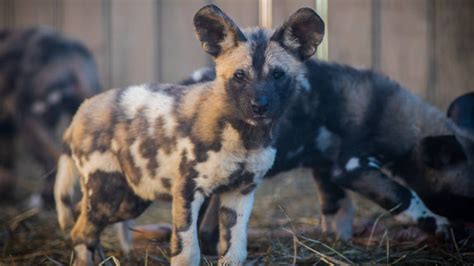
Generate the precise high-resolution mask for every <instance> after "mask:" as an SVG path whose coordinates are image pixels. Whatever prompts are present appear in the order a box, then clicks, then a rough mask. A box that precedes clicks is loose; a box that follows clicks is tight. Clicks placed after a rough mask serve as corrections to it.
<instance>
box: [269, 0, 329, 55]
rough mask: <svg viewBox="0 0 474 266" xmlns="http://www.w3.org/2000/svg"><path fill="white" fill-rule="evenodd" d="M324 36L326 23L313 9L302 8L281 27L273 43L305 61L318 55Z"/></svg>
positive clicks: (276, 32)
mask: <svg viewBox="0 0 474 266" xmlns="http://www.w3.org/2000/svg"><path fill="white" fill-rule="evenodd" d="M323 36H324V21H323V20H322V19H321V18H320V17H319V16H318V14H316V12H314V10H312V9H311V8H301V9H299V10H297V11H296V12H295V13H293V14H292V15H291V16H290V18H289V19H288V20H287V21H286V22H285V23H284V24H283V25H282V26H281V27H279V28H278V29H277V30H276V31H275V33H274V34H273V36H272V37H271V40H272V41H276V42H278V43H280V45H281V46H282V47H283V48H285V49H286V50H287V51H289V52H290V53H292V54H294V55H295V56H297V57H298V58H299V59H301V60H305V59H307V58H309V57H311V56H312V55H313V54H314V53H316V49H317V48H318V45H319V44H320V43H321V42H322V40H323Z"/></svg>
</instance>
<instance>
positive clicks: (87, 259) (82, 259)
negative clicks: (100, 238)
mask: <svg viewBox="0 0 474 266" xmlns="http://www.w3.org/2000/svg"><path fill="white" fill-rule="evenodd" d="M74 252H75V255H76V258H75V259H74V265H93V264H94V261H93V260H92V252H91V251H90V250H89V249H88V248H87V247H86V245H84V244H80V245H76V246H75V247H74Z"/></svg>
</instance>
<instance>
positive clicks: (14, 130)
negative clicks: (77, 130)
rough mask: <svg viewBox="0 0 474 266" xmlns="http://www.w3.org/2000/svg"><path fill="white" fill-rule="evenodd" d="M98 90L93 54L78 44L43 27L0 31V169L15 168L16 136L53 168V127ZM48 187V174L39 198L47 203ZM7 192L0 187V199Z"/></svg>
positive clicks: (55, 141)
mask: <svg viewBox="0 0 474 266" xmlns="http://www.w3.org/2000/svg"><path fill="white" fill-rule="evenodd" d="M100 90H101V85H100V83H99V77H98V73H97V67H96V64H95V62H94V58H93V57H92V54H91V53H90V51H89V50H88V49H87V48H86V47H85V46H84V45H83V44H82V43H80V42H78V41H76V40H73V39H70V38H68V37H65V36H63V35H62V34H60V33H59V32H57V31H55V30H54V29H52V28H49V27H33V28H27V29H23V30H0V172H2V169H3V171H8V172H11V173H13V172H15V168H16V167H15V159H16V156H15V154H16V153H15V148H16V147H15V146H14V143H15V141H14V139H16V138H20V140H21V142H22V143H24V144H23V146H24V147H26V148H27V149H28V153H29V154H31V155H32V156H33V157H34V159H36V161H37V162H39V163H40V164H41V166H42V168H43V169H44V170H45V172H51V169H55V168H56V167H55V166H56V163H57V159H58V158H59V155H60V154H61V148H60V147H61V145H60V141H58V139H60V138H57V136H56V134H55V133H56V132H55V129H58V128H60V127H61V124H62V122H63V121H70V119H71V117H72V116H73V115H74V113H75V112H76V110H77V108H79V105H80V104H81V102H82V101H83V100H84V99H85V98H87V97H91V96H92V95H94V94H97V93H99V92H100ZM0 175H1V174H0ZM0 179H2V178H1V177H0ZM0 183H1V182H0ZM53 186H54V174H49V175H48V176H47V178H46V182H45V184H44V186H43V190H42V198H43V199H45V200H46V201H47V202H48V203H50V204H53ZM11 191H12V190H11V188H8V187H0V198H2V197H5V195H6V194H7V193H8V192H11Z"/></svg>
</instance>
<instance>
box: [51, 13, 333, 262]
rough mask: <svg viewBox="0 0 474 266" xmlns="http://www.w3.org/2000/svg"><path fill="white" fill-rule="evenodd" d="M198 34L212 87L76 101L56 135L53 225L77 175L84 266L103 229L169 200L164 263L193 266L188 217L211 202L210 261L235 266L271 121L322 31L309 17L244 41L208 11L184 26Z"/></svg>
mask: <svg viewBox="0 0 474 266" xmlns="http://www.w3.org/2000/svg"><path fill="white" fill-rule="evenodd" d="M194 25H195V29H196V33H197V36H198V38H199V40H200V41H201V43H202V46H203V48H204V50H205V51H206V52H207V53H209V54H210V55H212V56H213V57H214V59H215V63H216V73H217V77H216V79H215V80H214V81H213V82H209V83H203V84H199V85H196V86H191V87H185V86H179V85H141V86H134V87H129V88H125V89H116V90H110V91H108V92H106V93H103V94H101V95H98V96H96V97H94V98H92V99H90V100H88V101H86V102H85V103H84V104H83V105H82V106H81V107H80V109H79V111H78V113H77V114H76V116H75V117H74V119H73V122H72V124H71V125H70V127H69V128H68V130H67V132H66V133H65V136H64V142H65V153H64V154H63V155H62V156H61V158H60V161H59V167H58V175H57V180H56V187H55V198H56V204H57V211H58V216H59V223H60V225H61V227H62V228H64V227H65V226H66V225H67V224H68V222H70V220H71V217H72V213H71V211H70V209H68V206H67V204H66V203H67V201H68V195H69V194H70V189H71V188H72V186H73V183H74V180H75V177H76V176H77V175H80V176H81V187H82V194H83V196H82V200H81V202H80V214H79V217H78V218H77V220H76V222H75V224H74V227H73V229H72V232H71V238H72V242H73V244H74V246H75V250H76V253H77V256H78V257H77V258H78V260H79V261H81V262H91V260H92V253H91V251H92V250H94V249H95V248H96V247H97V245H98V243H99V236H100V233H101V231H102V230H103V229H104V227H105V226H107V225H108V224H112V223H116V222H120V221H126V220H130V219H133V218H135V217H136V216H138V215H139V214H140V213H142V212H143V211H144V210H145V208H146V207H147V206H148V205H149V204H150V203H151V201H153V200H155V199H157V198H162V197H165V198H166V197H170V196H171V197H172V200H173V205H172V217H173V232H172V239H171V264H174V265H198V264H199V262H200V249H199V245H198V238H197V229H196V223H197V216H198V212H199V209H200V207H201V204H202V202H203V201H204V198H205V197H207V196H209V195H211V194H213V193H219V194H220V199H221V206H220V209H219V225H220V229H221V232H222V233H221V235H220V239H219V254H220V259H219V261H220V263H225V264H232V265H235V264H243V263H244V262H245V258H246V256H247V251H246V243H247V241H246V238H247V236H246V232H247V223H248V219H249V216H250V212H251V209H252V205H253V198H254V190H255V188H256V187H257V185H258V184H259V183H260V180H261V178H262V177H263V175H264V174H265V173H266V172H267V170H268V169H269V168H270V166H271V165H272V164H273V160H274V156H275V148H274V147H273V146H272V143H273V137H274V134H275V132H274V131H275V129H276V128H277V126H278V120H279V118H280V117H281V115H282V114H283V113H284V111H285V109H286V107H287V106H288V104H289V102H290V101H291V99H292V98H293V95H294V94H296V93H297V90H298V88H299V87H300V83H301V82H302V81H303V80H304V72H305V71H304V65H303V63H302V61H303V60H305V59H306V58H308V57H310V56H311V55H313V54H314V53H315V51H316V48H317V46H318V44H319V43H320V42H321V39H322V37H323V33H324V24H323V22H322V20H321V19H320V18H319V16H318V15H317V14H316V13H315V12H314V11H312V10H311V9H308V8H304V9H300V10H298V11H297V12H295V13H294V14H293V15H292V16H291V17H290V18H289V20H288V21H287V22H286V23H284V24H283V25H282V26H281V27H280V28H279V29H277V30H276V31H275V32H271V31H270V30H264V29H259V28H255V29H253V30H250V31H247V32H245V33H243V32H242V31H241V30H240V29H239V28H238V27H237V26H236V25H235V24H234V22H232V20H231V19H230V18H228V17H227V16H226V15H225V14H224V13H223V12H222V11H221V10H220V9H218V8H217V7H216V6H213V5H210V6H206V7H204V8H202V9H201V10H199V11H198V12H197V14H196V15H195V17H194Z"/></svg>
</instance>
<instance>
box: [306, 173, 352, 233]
mask: <svg viewBox="0 0 474 266" xmlns="http://www.w3.org/2000/svg"><path fill="white" fill-rule="evenodd" d="M330 175H331V172H330V170H329V169H326V170H324V168H323V167H317V168H315V169H314V170H313V178H314V180H315V182H316V189H317V194H318V198H319V202H320V206H321V213H322V217H321V227H322V230H323V232H324V233H330V234H335V235H336V236H337V237H338V238H340V239H342V240H344V241H347V240H349V239H351V238H352V222H353V219H354V207H353V204H352V200H351V198H350V196H349V195H347V193H346V192H345V191H344V189H342V188H341V187H340V186H338V185H336V184H335V183H334V182H332V181H331V180H330Z"/></svg>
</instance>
